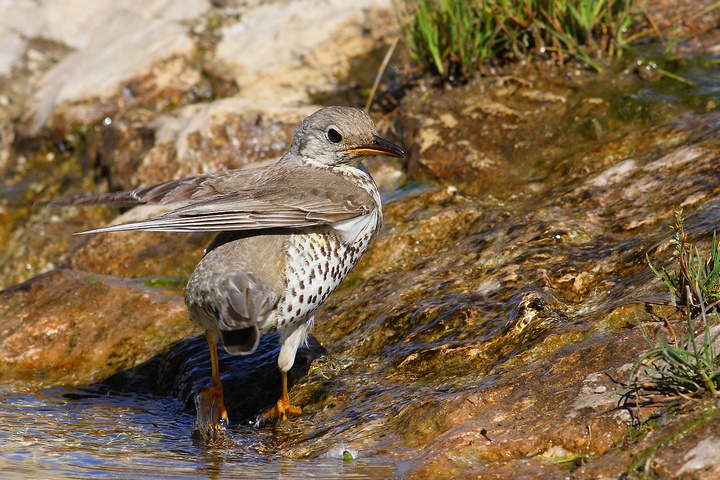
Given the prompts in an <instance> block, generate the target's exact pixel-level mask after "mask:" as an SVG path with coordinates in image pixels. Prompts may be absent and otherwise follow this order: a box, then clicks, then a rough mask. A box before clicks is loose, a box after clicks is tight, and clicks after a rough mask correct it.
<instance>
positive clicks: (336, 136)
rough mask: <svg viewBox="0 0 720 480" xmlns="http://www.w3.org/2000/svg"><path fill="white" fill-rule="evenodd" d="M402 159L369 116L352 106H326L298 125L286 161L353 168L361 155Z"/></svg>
mask: <svg viewBox="0 0 720 480" xmlns="http://www.w3.org/2000/svg"><path fill="white" fill-rule="evenodd" d="M370 155H386V156H388V157H398V158H399V157H404V156H405V152H403V151H402V149H401V148H400V147H398V146H397V145H395V144H394V143H392V142H390V141H388V140H385V139H384V138H382V137H380V136H379V135H378V133H377V130H376V128H375V124H374V123H373V121H372V119H371V118H370V116H368V114H367V113H365V112H363V111H362V110H358V109H357V108H351V107H327V108H323V109H322V110H318V111H317V112H315V113H313V114H312V115H310V116H309V117H307V118H306V119H305V120H303V121H302V123H301V124H300V125H299V126H298V128H297V130H296V131H295V138H293V142H292V146H291V147H290V150H289V151H288V154H287V155H286V156H285V157H284V160H285V161H297V160H298V159H300V161H302V162H304V163H319V164H322V165H327V166H338V165H350V166H356V165H357V164H358V163H360V160H362V157H364V156H370Z"/></svg>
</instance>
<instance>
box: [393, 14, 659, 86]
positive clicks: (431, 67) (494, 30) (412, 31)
mask: <svg viewBox="0 0 720 480" xmlns="http://www.w3.org/2000/svg"><path fill="white" fill-rule="evenodd" d="M644 1H645V0H614V1H613V0H525V1H518V0H474V1H473V0H470V1H462V0H394V5H395V13H396V16H397V18H398V22H399V24H400V28H401V31H402V34H403V37H404V39H405V43H406V45H407V47H408V50H409V52H410V54H411V55H412V57H413V58H414V60H415V61H416V62H417V63H418V64H419V65H421V66H422V67H423V68H424V69H426V70H428V71H430V72H432V73H434V74H437V75H440V76H441V77H442V78H443V79H445V80H450V81H453V80H459V79H462V78H467V77H469V76H470V75H471V74H472V73H473V71H475V70H477V69H478V68H479V66H480V64H481V63H482V62H485V61H486V60H490V59H513V58H514V59H523V58H526V57H527V56H528V55H529V54H531V53H542V54H548V55H550V56H552V57H554V58H556V59H557V60H559V61H565V60H566V59H567V58H569V57H575V58H578V59H579V60H581V61H583V62H584V63H586V64H587V65H589V66H590V67H592V68H594V69H596V70H600V66H599V64H598V63H597V61H596V59H598V58H600V57H602V56H618V55H621V54H622V52H623V50H624V49H625V48H626V46H627V44H628V42H629V41H630V40H631V39H632V38H631V37H629V36H628V32H630V31H632V29H633V28H634V27H636V26H637V25H638V24H639V21H640V19H641V18H642V17H641V16H640V14H641V13H642V6H643V5H644Z"/></svg>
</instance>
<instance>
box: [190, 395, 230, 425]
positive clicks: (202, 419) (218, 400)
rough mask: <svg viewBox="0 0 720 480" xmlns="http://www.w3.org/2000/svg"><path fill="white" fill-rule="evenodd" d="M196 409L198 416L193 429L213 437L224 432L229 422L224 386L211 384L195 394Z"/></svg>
mask: <svg viewBox="0 0 720 480" xmlns="http://www.w3.org/2000/svg"><path fill="white" fill-rule="evenodd" d="M195 410H196V411H197V418H196V420H195V427H194V429H193V430H195V431H197V432H199V433H200V434H201V435H203V436H210V437H211V436H213V435H214V434H216V433H219V432H222V431H224V430H225V429H226V428H227V426H228V424H229V421H228V414H227V410H225V401H224V399H223V391H222V386H219V387H218V386H211V387H208V388H205V389H203V390H201V391H200V392H198V394H197V395H195Z"/></svg>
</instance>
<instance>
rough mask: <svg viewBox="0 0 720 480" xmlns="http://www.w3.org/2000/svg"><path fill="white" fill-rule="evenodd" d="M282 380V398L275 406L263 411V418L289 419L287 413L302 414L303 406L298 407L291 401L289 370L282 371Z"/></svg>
mask: <svg viewBox="0 0 720 480" xmlns="http://www.w3.org/2000/svg"><path fill="white" fill-rule="evenodd" d="M280 380H281V382H282V392H281V393H280V399H279V400H278V401H277V403H276V404H275V406H274V407H270V408H268V409H267V410H264V411H263V412H262V414H261V415H262V416H263V418H265V419H266V420H272V419H278V420H283V421H284V420H287V415H288V414H290V415H300V414H301V413H302V408H300V407H296V406H295V405H292V404H291V403H290V395H288V388H287V372H283V371H282V370H281V371H280Z"/></svg>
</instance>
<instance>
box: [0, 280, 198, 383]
mask: <svg viewBox="0 0 720 480" xmlns="http://www.w3.org/2000/svg"><path fill="white" fill-rule="evenodd" d="M0 316H1V317H2V318H3V325H2V327H1V329H0V332H1V335H0V337H1V338H2V340H1V341H0V352H1V353H2V356H3V362H2V365H1V366H0V376H1V377H2V382H3V383H4V384H10V383H20V382H22V383H29V384H41V385H54V384H65V385H78V384H87V383H89V382H92V381H94V380H97V379H98V378H102V377H105V376H109V375H111V374H112V373H115V372H117V371H118V370H123V369H127V368H131V367H133V366H135V365H137V364H139V363H142V362H144V361H147V360H148V359H150V358H152V357H153V356H154V355H157V353H158V352H160V351H162V350H163V349H165V348H166V347H167V346H168V345H170V344H172V343H173V342H176V341H178V340H180V339H182V338H184V337H186V336H187V335H189V334H190V333H192V332H195V328H194V327H193V325H192V323H191V322H190V321H189V319H188V316H187V313H186V310H185V306H184V305H183V303H182V299H181V297H180V295H179V292H178V289H177V287H175V288H173V289H170V290H167V289H162V288H154V287H150V286H146V285H145V284H144V282H143V281H142V280H126V279H122V278H118V277H110V276H104V275H98V274H94V273H87V272H79V271H73V270H55V271H52V272H49V273H47V274H44V275H40V276H37V277H35V278H34V279H32V280H30V281H28V282H25V283H22V284H20V285H17V286H14V287H12V288H9V289H6V290H2V291H0ZM120 352H122V354H119V353H120Z"/></svg>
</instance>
